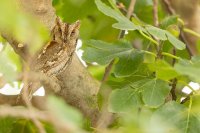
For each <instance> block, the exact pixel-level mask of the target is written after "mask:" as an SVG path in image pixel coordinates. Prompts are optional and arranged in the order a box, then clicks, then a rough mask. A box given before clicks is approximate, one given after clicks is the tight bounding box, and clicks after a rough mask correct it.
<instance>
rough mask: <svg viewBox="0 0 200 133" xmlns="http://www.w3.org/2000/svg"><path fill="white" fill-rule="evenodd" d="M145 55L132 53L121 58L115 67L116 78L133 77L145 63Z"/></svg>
mask: <svg viewBox="0 0 200 133" xmlns="http://www.w3.org/2000/svg"><path fill="white" fill-rule="evenodd" d="M143 55H144V54H143V53H141V52H137V51H131V52H129V53H127V54H124V55H122V56H120V58H119V62H117V64H116V65H115V69H114V74H115V76H116V77H124V76H131V75H132V74H134V73H136V72H137V71H138V68H139V67H140V65H141V64H142V63H143V60H144V59H143Z"/></svg>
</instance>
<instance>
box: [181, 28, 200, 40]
mask: <svg viewBox="0 0 200 133" xmlns="http://www.w3.org/2000/svg"><path fill="white" fill-rule="evenodd" d="M183 31H184V32H186V33H189V34H191V35H193V36H196V37H198V38H200V34H199V33H197V32H195V31H193V30H191V29H188V28H183Z"/></svg>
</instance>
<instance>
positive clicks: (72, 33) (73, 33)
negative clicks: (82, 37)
mask: <svg viewBox="0 0 200 133" xmlns="http://www.w3.org/2000/svg"><path fill="white" fill-rule="evenodd" d="M75 33H76V31H75V29H74V30H73V31H72V32H71V37H73V36H74V35H75Z"/></svg>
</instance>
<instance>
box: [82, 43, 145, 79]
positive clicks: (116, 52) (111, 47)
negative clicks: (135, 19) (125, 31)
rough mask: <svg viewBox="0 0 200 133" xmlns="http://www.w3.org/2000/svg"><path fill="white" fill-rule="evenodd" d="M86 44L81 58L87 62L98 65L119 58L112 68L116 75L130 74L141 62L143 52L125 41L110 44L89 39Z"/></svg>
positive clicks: (124, 75)
mask: <svg viewBox="0 0 200 133" xmlns="http://www.w3.org/2000/svg"><path fill="white" fill-rule="evenodd" d="M88 46H89V47H88V48H86V50H85V52H84V55H83V59H84V60H85V61H87V62H90V63H92V62H97V63H98V64H100V65H105V64H108V63H110V62H111V61H112V60H113V59H115V58H119V61H118V62H117V63H116V65H115V69H114V74H115V76H116V77H127V76H130V75H132V74H133V73H135V72H136V71H137V69H138V68H139V66H140V64H141V63H142V62H143V53H142V52H139V51H137V50H134V49H133V47H132V46H131V44H130V43H129V42H127V41H119V42H116V43H115V44H110V43H106V42H103V41H98V40H91V41H88Z"/></svg>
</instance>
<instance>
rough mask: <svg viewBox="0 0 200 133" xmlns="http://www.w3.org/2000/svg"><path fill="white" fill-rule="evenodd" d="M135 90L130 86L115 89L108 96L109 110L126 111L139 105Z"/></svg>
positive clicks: (115, 111)
mask: <svg viewBox="0 0 200 133" xmlns="http://www.w3.org/2000/svg"><path fill="white" fill-rule="evenodd" d="M137 95H138V94H137V92H136V91H135V90H134V89H132V88H124V89H116V90H114V91H112V93H111V95H110V98H109V111H110V112H113V113H120V112H127V111H129V110H131V109H132V108H134V107H138V106H139V105H140V100H139V97H138V96H137Z"/></svg>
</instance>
